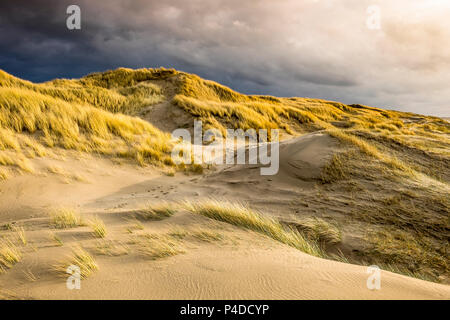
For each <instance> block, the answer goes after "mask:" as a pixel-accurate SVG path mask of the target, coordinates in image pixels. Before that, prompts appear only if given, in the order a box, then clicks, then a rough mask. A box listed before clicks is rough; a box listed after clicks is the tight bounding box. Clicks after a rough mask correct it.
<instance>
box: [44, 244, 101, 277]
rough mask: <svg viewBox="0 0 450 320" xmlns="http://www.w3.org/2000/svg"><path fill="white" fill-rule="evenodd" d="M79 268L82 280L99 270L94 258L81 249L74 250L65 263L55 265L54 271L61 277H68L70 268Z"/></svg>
mask: <svg viewBox="0 0 450 320" xmlns="http://www.w3.org/2000/svg"><path fill="white" fill-rule="evenodd" d="M72 265H73V266H77V267H79V268H80V272H81V278H82V279H86V278H87V277H89V276H90V275H91V274H92V273H93V272H95V271H96V270H98V265H97V263H96V262H95V260H94V258H93V257H92V256H91V255H90V254H89V253H88V252H86V251H85V250H84V249H83V248H81V247H75V248H73V249H72V254H71V255H70V256H68V257H67V259H66V260H65V261H61V262H60V263H59V264H57V265H55V266H54V267H53V269H54V270H55V271H56V272H57V273H59V274H60V275H61V276H64V277H65V276H67V268H68V267H69V266H72Z"/></svg>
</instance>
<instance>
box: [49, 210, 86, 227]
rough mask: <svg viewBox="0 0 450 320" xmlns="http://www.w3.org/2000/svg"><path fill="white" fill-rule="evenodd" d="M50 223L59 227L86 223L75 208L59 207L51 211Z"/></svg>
mask: <svg viewBox="0 0 450 320" xmlns="http://www.w3.org/2000/svg"><path fill="white" fill-rule="evenodd" d="M50 225H51V226H53V227H55V228H57V229H67V228H74V227H79V226H82V225H84V223H83V221H82V219H81V216H80V214H79V213H78V212H77V211H76V210H75V209H72V208H58V209H54V210H53V211H52V212H51V213H50Z"/></svg>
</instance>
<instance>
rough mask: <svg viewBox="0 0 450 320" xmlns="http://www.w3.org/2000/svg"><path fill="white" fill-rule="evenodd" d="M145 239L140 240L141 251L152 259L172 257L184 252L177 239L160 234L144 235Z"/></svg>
mask: <svg viewBox="0 0 450 320" xmlns="http://www.w3.org/2000/svg"><path fill="white" fill-rule="evenodd" d="M144 238H145V240H143V241H140V242H139V252H140V253H141V254H142V255H143V256H145V257H146V258H150V259H152V260H155V259H160V258H167V257H171V256H174V255H177V254H180V253H183V252H184V251H183V249H182V248H181V247H180V245H179V243H178V242H177V241H173V240H172V239H170V238H169V237H166V236H160V235H150V236H144Z"/></svg>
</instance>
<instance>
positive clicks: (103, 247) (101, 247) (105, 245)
mask: <svg viewBox="0 0 450 320" xmlns="http://www.w3.org/2000/svg"><path fill="white" fill-rule="evenodd" d="M95 252H96V254H100V255H105V256H111V257H118V256H123V255H127V254H128V253H129V252H130V249H129V248H128V247H127V246H126V245H125V244H122V243H120V242H117V241H106V240H101V241H99V242H98V243H97V244H96V247H95Z"/></svg>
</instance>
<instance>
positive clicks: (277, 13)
mask: <svg viewBox="0 0 450 320" xmlns="http://www.w3.org/2000/svg"><path fill="white" fill-rule="evenodd" d="M72 4H76V5H78V6H79V7H80V10H81V29H80V30H69V29H68V28H67V26H66V20H67V18H69V15H68V14H67V13H66V10H67V7H68V6H69V5H72ZM449 17H450V1H449V0H395V1H392V0H279V1H274V0H164V1H162V0H108V1H92V0H11V1H8V0H2V1H1V2H0V69H3V70H5V71H6V72H9V73H11V74H13V75H15V76H18V77H20V78H24V79H28V80H31V81H35V82H41V81H46V80H50V79H53V78H60V77H64V78H77V77H81V76H83V75H86V74H88V73H92V72H97V71H104V70H108V69H114V68H117V67H129V68H141V67H159V66H164V67H167V68H176V69H179V70H182V71H185V72H190V73H195V74H198V75H200V76H201V77H203V78H207V79H211V80H214V81H217V82H220V83H222V84H224V85H227V86H229V87H231V88H233V89H235V90H237V91H239V92H243V93H247V94H267V95H276V96H299V97H311V98H322V99H328V100H334V101H340V102H344V103H347V104H353V103H359V104H364V105H370V106H375V107H381V108H386V109H395V110H402V111H411V112H416V113H420V114H427V115H437V116H444V117H450V85H449V84H450V19H449Z"/></svg>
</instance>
